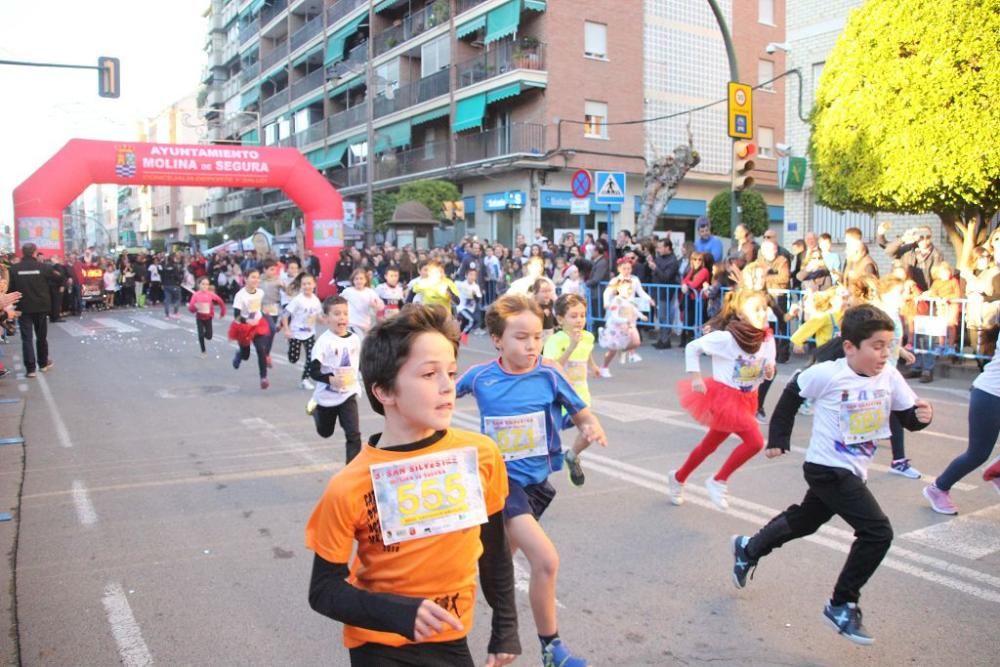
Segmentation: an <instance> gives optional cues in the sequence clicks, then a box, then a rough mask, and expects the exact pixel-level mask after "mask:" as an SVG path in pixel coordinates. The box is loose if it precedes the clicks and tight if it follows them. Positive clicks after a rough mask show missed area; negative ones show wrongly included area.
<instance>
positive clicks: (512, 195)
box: [483, 190, 524, 211]
mask: <svg viewBox="0 0 1000 667" xmlns="http://www.w3.org/2000/svg"><path fill="white" fill-rule="evenodd" d="M509 208H513V209H518V208H524V193H523V192H521V191H520V190H508V191H507V192H495V193H493V194H489V195H483V210H484V211H504V210H507V209H509Z"/></svg>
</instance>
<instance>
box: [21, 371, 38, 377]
mask: <svg viewBox="0 0 1000 667" xmlns="http://www.w3.org/2000/svg"><path fill="white" fill-rule="evenodd" d="M37 375H38V373H36V372H35V371H28V372H27V373H25V374H24V377H26V378H33V377H35V376H37Z"/></svg>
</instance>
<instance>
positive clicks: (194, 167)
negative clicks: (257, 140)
mask: <svg viewBox="0 0 1000 667" xmlns="http://www.w3.org/2000/svg"><path fill="white" fill-rule="evenodd" d="M272 169H273V165H271V164H270V162H269V160H268V159H267V157H266V155H265V154H263V153H262V152H261V151H260V150H258V149H256V148H253V147H247V146H215V145H205V146H186V145H179V144H119V145H118V146H117V148H116V151H115V176H117V177H118V178H120V179H122V181H125V182H128V181H130V180H135V181H136V182H140V183H141V182H144V181H147V180H155V181H156V182H158V183H164V184H166V183H170V182H171V181H177V182H179V183H184V184H185V185H191V184H192V183H193V182H195V183H196V182H197V181H205V183H206V184H211V183H217V182H220V181H223V180H224V181H225V183H226V184H227V185H229V186H230V187H240V186H242V187H259V186H260V185H261V184H263V183H264V182H266V181H267V180H268V178H269V176H270V174H271V171H272Z"/></svg>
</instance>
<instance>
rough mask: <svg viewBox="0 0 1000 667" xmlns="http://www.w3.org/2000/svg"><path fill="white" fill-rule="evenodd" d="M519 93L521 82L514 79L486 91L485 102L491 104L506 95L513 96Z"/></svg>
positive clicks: (503, 98) (504, 97) (506, 96)
mask: <svg viewBox="0 0 1000 667" xmlns="http://www.w3.org/2000/svg"><path fill="white" fill-rule="evenodd" d="M520 93H521V82H520V81H516V82H514V83H511V84H508V85H506V86H503V87H501V88H496V89H494V90H491V91H488V92H487V93H486V103H487V104H493V103H494V102H498V101H500V100H505V99H507V98H508V97H515V96H517V95H519V94H520Z"/></svg>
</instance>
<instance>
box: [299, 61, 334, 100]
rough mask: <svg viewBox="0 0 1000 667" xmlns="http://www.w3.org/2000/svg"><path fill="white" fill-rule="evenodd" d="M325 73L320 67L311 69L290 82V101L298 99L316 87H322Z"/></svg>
mask: <svg viewBox="0 0 1000 667" xmlns="http://www.w3.org/2000/svg"><path fill="white" fill-rule="evenodd" d="M325 75H326V70H325V69H323V68H322V67H321V68H319V69H317V70H313V71H312V72H310V73H309V74H306V75H305V77H303V78H301V79H299V80H298V81H295V82H293V83H292V101H293V102H294V101H295V100H297V99H299V98H300V97H302V96H303V95H308V94H309V93H311V92H312V91H314V90H316V89H317V88H322V87H323V80H324V78H325Z"/></svg>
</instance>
